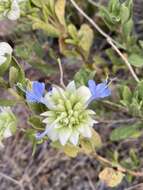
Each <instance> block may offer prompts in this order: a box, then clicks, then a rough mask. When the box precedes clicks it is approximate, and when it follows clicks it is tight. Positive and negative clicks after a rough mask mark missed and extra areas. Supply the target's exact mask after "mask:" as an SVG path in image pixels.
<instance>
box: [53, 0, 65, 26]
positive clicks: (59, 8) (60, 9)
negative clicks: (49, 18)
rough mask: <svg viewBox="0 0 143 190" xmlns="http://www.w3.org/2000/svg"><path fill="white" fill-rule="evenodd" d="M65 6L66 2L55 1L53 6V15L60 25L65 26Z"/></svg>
mask: <svg viewBox="0 0 143 190" xmlns="http://www.w3.org/2000/svg"><path fill="white" fill-rule="evenodd" d="M65 5H66V0H57V1H56V4H55V13H56V15H57V17H58V19H59V22H60V23H61V24H62V25H64V26H65V25H66V24H65Z"/></svg>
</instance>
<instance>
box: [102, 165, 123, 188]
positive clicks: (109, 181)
mask: <svg viewBox="0 0 143 190" xmlns="http://www.w3.org/2000/svg"><path fill="white" fill-rule="evenodd" d="M99 178H100V180H101V181H103V182H104V183H106V185H107V186H108V187H116V186H117V185H119V184H120V183H121V182H122V180H123V178H124V174H123V173H122V172H119V171H116V170H114V169H112V168H108V167H107V168H105V169H104V170H103V171H101V172H100V174H99Z"/></svg>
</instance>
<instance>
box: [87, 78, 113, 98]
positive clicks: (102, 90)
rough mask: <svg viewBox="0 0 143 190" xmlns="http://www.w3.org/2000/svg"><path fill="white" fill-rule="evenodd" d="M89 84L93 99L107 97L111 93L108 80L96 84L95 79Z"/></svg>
mask: <svg viewBox="0 0 143 190" xmlns="http://www.w3.org/2000/svg"><path fill="white" fill-rule="evenodd" d="M88 85H89V89H90V91H91V93H92V99H91V100H98V99H100V98H105V97H107V96H110V95H111V90H110V89H109V88H108V85H107V82H103V83H100V84H98V85H95V83H94V81H92V80H90V81H89V83H88Z"/></svg>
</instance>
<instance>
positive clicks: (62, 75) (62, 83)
mask: <svg viewBox="0 0 143 190" xmlns="http://www.w3.org/2000/svg"><path fill="white" fill-rule="evenodd" d="M58 64H59V69H60V84H61V86H62V87H63V88H64V89H65V88H66V87H65V84H64V79H63V78H64V72H63V68H62V64H61V60H60V59H58Z"/></svg>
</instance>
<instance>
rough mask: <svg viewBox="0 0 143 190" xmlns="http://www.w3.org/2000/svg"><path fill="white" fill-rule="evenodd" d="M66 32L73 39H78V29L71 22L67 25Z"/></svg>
mask: <svg viewBox="0 0 143 190" xmlns="http://www.w3.org/2000/svg"><path fill="white" fill-rule="evenodd" d="M68 33H69V35H70V36H71V37H72V38H73V39H74V40H77V39H78V31H77V29H76V27H75V26H74V25H73V24H69V25H68Z"/></svg>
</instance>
